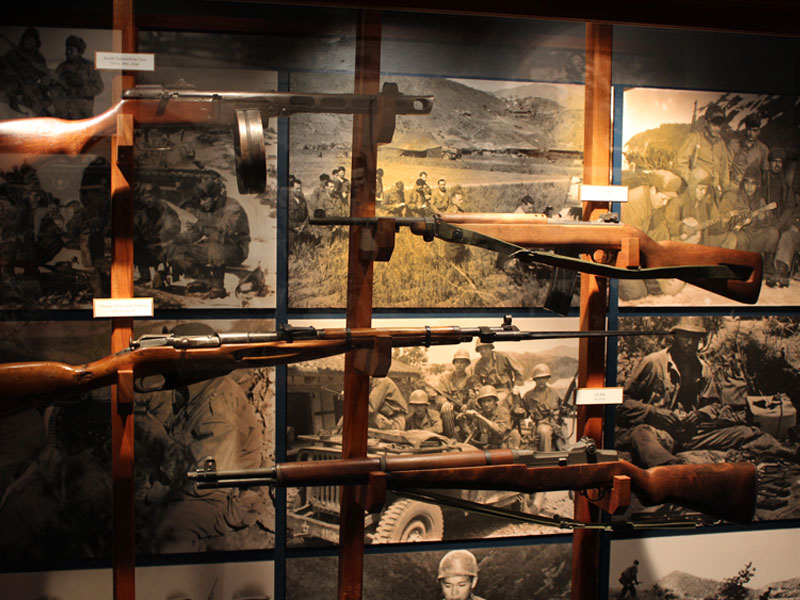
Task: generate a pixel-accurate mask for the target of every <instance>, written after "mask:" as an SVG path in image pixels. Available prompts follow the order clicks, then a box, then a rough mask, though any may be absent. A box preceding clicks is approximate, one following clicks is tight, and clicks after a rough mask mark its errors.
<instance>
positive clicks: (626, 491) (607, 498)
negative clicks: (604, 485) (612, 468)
mask: <svg viewBox="0 0 800 600" xmlns="http://www.w3.org/2000/svg"><path fill="white" fill-rule="evenodd" d="M588 500H589V502H591V503H592V504H594V505H595V506H597V507H598V508H600V510H602V511H603V512H606V513H608V514H610V515H616V514H618V513H620V512H621V511H622V510H623V509H625V508H627V507H628V506H630V503H631V478H630V477H628V476H627V475H614V479H613V480H612V482H611V488H609V489H607V490H606V493H605V494H603V495H602V496H601V497H600V498H598V499H596V500H593V499H592V498H588Z"/></svg>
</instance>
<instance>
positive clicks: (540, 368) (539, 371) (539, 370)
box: [533, 363, 550, 379]
mask: <svg viewBox="0 0 800 600" xmlns="http://www.w3.org/2000/svg"><path fill="white" fill-rule="evenodd" d="M539 377H550V367H548V366H547V365H546V364H544V363H539V364H538V365H536V366H535V367H533V378H534V379H538V378H539Z"/></svg>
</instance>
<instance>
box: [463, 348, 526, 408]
mask: <svg viewBox="0 0 800 600" xmlns="http://www.w3.org/2000/svg"><path fill="white" fill-rule="evenodd" d="M475 350H477V352H478V354H480V355H481V357H480V358H479V359H478V361H477V362H476V363H475V365H474V366H473V368H472V374H473V376H474V377H475V379H476V380H477V382H478V383H479V384H480V385H493V386H494V387H496V388H497V390H498V392H499V396H498V398H499V399H500V402H501V403H502V404H505V405H506V406H509V405H510V399H509V398H508V396H509V394H510V393H511V391H512V389H514V388H515V387H516V386H520V385H522V382H523V378H522V373H521V372H520V370H519V369H517V367H516V366H514V363H513V362H512V361H511V359H510V358H509V357H508V355H506V354H504V353H503V352H496V351H495V350H494V344H492V343H489V342H482V341H480V340H478V342H477V343H476V344H475Z"/></svg>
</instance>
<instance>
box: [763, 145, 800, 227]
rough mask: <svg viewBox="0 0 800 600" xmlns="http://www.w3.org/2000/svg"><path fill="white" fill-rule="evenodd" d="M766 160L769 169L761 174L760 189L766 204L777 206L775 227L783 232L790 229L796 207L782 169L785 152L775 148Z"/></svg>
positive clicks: (793, 196)
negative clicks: (767, 160)
mask: <svg viewBox="0 0 800 600" xmlns="http://www.w3.org/2000/svg"><path fill="white" fill-rule="evenodd" d="M768 158H769V168H768V169H767V170H766V171H764V172H763V174H762V182H761V189H762V192H763V194H764V202H765V203H766V204H771V203H773V202H774V203H775V204H777V205H778V209H777V211H776V214H777V215H778V222H777V223H776V225H777V227H778V229H779V230H780V231H781V232H783V231H786V230H787V229H789V227H791V225H792V221H794V214H795V212H796V211H797V208H798V205H797V202H796V201H795V195H794V193H793V192H792V188H791V186H790V185H789V182H787V181H786V173H785V171H784V168H783V167H784V164H785V163H786V152H784V150H783V148H779V147H777V146H775V147H773V148H771V149H770V151H769V156H768Z"/></svg>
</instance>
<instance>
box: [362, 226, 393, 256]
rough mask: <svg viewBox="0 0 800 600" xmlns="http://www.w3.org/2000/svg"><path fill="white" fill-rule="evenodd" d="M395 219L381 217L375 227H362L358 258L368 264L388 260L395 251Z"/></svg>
mask: <svg viewBox="0 0 800 600" xmlns="http://www.w3.org/2000/svg"><path fill="white" fill-rule="evenodd" d="M395 231H396V227H395V223H394V219H384V218H379V219H378V220H377V222H376V224H375V227H362V228H361V238H360V239H359V244H358V259H359V260H360V261H361V262H362V263H364V264H366V263H371V262H373V261H377V262H387V261H388V260H389V259H390V258H391V257H392V252H394V238H395Z"/></svg>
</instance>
